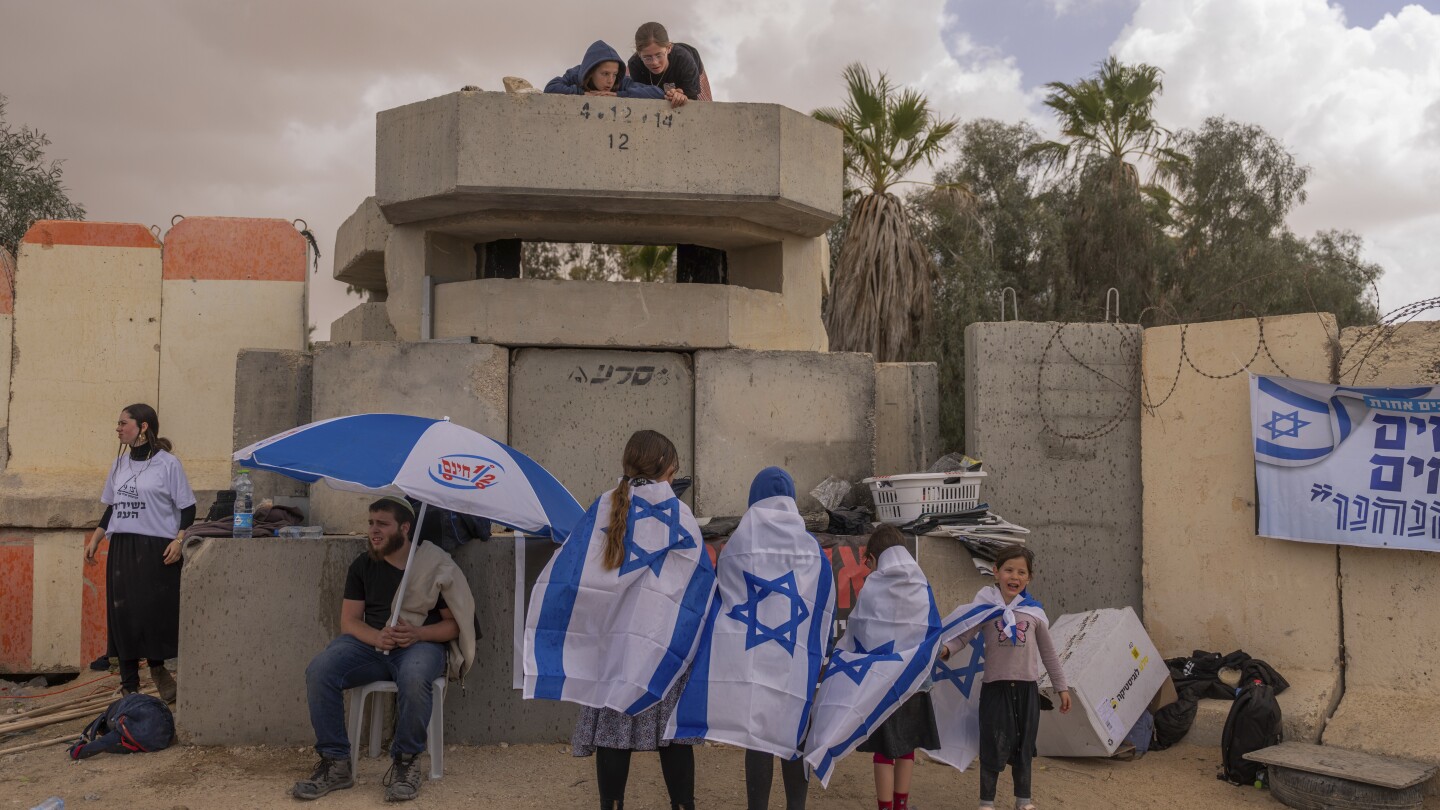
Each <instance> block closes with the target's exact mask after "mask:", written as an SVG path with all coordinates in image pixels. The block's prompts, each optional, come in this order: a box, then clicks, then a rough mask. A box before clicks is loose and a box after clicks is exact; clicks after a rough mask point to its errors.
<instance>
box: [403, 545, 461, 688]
mask: <svg viewBox="0 0 1440 810" xmlns="http://www.w3.org/2000/svg"><path fill="white" fill-rule="evenodd" d="M403 595H404V601H403V602H402V603H401V605H400V616H401V618H403V619H405V621H407V622H409V623H410V624H413V625H415V626H417V627H418V626H420V625H422V624H424V623H425V617H427V616H428V615H430V611H431V610H434V609H435V604H436V602H437V601H439V600H438V598H437V597H439V596H444V597H445V606H446V607H448V608H449V609H450V613H451V614H452V615H453V616H454V617H455V622H456V624H459V625H460V635H459V637H458V638H456V639H454V640H453V641H451V642H450V654H449V655H448V656H447V657H446V662H447V663H446V669H445V677H446V678H448V679H449V680H452V681H461V680H464V678H465V674H466V673H467V672H469V671H470V667H471V666H473V665H474V664H475V596H474V594H472V593H471V592H470V583H469V582H466V581H465V574H464V573H462V572H461V571H460V566H458V565H456V564H455V561H454V560H452V559H450V555H449V554H446V553H445V552H444V551H443V550H442V549H441V548H440V547H439V546H436V545H435V544H434V543H421V544H420V545H419V546H416V547H415V558H414V559H413V560H411V561H410V571H409V576H408V577H407V578H406V582H405V592H404V594H403ZM396 596H397V598H398V597H399V596H401V594H396Z"/></svg>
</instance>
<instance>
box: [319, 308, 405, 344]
mask: <svg viewBox="0 0 1440 810" xmlns="http://www.w3.org/2000/svg"><path fill="white" fill-rule="evenodd" d="M386 340H395V327H393V326H391V325H390V315H389V313H387V312H386V311H385V302H384V301H366V302H365V303H363V304H359V305H357V306H356V307H355V308H354V309H352V310H350V311H349V312H347V313H345V314H344V315H341V316H340V317H338V318H336V319H335V320H334V322H332V323H331V324H330V342H331V343H362V342H376V341H386Z"/></svg>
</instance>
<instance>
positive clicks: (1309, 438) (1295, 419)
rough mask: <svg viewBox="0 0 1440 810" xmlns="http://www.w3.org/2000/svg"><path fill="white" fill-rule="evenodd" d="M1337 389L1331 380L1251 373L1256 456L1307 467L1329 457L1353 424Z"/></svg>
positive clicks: (1276, 463) (1274, 462) (1277, 463)
mask: <svg viewBox="0 0 1440 810" xmlns="http://www.w3.org/2000/svg"><path fill="white" fill-rule="evenodd" d="M1334 390H1335V386H1333V385H1328V384H1322V383H1312V382H1306V381H1304V380H1292V379H1288V378H1286V377H1263V376H1260V375H1258V374H1252V375H1250V425H1251V428H1252V430H1253V432H1254V438H1255V460H1256V461H1259V462H1262V463H1265V464H1270V465H1272V466H1277V467H1305V466H1308V465H1310V464H1315V463H1316V462H1319V461H1323V460H1324V459H1325V458H1326V457H1328V456H1329V455H1330V454H1331V453H1332V452H1333V451H1334V450H1335V447H1336V446H1337V445H1339V444H1340V442H1341V441H1342V440H1343V439H1344V438H1345V437H1347V436H1348V435H1349V434H1350V429H1351V425H1352V424H1353V422H1352V412H1351V411H1350V410H1349V409H1348V408H1347V405H1346V403H1345V402H1344V401H1342V400H1340V399H1339V398H1336V397H1333V396H1332V394H1333V392H1334ZM1351 404H1353V402H1352V403H1351Z"/></svg>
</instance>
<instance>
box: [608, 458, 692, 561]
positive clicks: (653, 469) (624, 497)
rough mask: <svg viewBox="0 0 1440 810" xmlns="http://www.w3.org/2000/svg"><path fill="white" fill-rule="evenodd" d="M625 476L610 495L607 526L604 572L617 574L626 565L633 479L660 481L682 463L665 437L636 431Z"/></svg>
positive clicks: (626, 459)
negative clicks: (608, 523)
mask: <svg viewBox="0 0 1440 810" xmlns="http://www.w3.org/2000/svg"><path fill="white" fill-rule="evenodd" d="M622 464H623V466H624V468H625V475H624V477H622V478H621V479H620V485H619V486H617V487H615V490H614V491H613V492H611V493H610V525H608V526H606V527H605V558H604V563H605V570H607V571H614V570H615V569H617V568H619V567H620V566H621V565H623V564H624V563H625V537H626V535H628V534H629V533H630V526H629V523H630V489H631V480H632V479H635V478H645V479H648V480H651V481H658V480H660V479H662V478H664V477H665V476H666V475H667V474H673V473H674V472H675V468H676V467H677V466H679V464H680V454H679V453H677V452H676V451H675V445H674V443H672V442H671V441H670V440H669V439H667V438H665V436H664V434H661V433H656V432H655V431H653V430H637V431H635V433H634V434H632V435H631V436H630V441H628V442H626V443H625V456H624V459H623V460H622Z"/></svg>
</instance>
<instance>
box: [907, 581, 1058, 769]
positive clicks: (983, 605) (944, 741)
mask: <svg viewBox="0 0 1440 810" xmlns="http://www.w3.org/2000/svg"><path fill="white" fill-rule="evenodd" d="M1018 613H1023V614H1026V615H1028V616H1030V617H1031V618H1033V619H1034V620H1035V621H1038V622H1044V623H1045V624H1046V625H1049V624H1050V620H1049V619H1048V618H1047V617H1046V616H1045V610H1044V608H1043V607H1041V605H1040V603H1039V602H1038V601H1036V600H1035V599H1033V598H1032V597H1031V596H1030V594H1029V592H1027V591H1021V593H1020V596H1019V598H1017V599H1016V600H1015V601H1014V602H1011V603H1010V604H1009V605H1007V604H1005V598H1004V597H1003V596H1002V595H1001V593H1000V589H999V588H996V587H995V586H994V585H986V586H985V587H984V588H981V589H980V591H979V592H978V593H976V594H975V600H974V601H973V602H971V603H970V604H968V605H961V606H960V607H958V608H956V609H955V611H954V612H952V613H951V614H950V615H949V616H946V617H945V625H944V628H943V629H942V630H941V632H940V636H941V638H942V639H943V640H944V641H947V642H948V641H950V640H951V639H954V638H965V637H966V636H973V637H972V638H970V640H969V642H968V643H967V644H966V645H965V646H963V647H961V648H960V650H959V651H958V652H954V653H951V655H950V660H948V661H941V660H940V659H939V658H938V657H937V658H936V660H935V669H934V670H933V671H932V672H931V675H930V678H931V680H933V681H934V683H935V685H934V686H933V687H932V688H931V689H930V703H931V705H932V706H933V707H934V709H935V726H936V729H937V730H938V731H939V732H940V749H939V750H938V751H928V750H927V751H926V752H925V753H926V754H928V755H929V756H930V758H931V759H933V760H936V761H939V762H944V763H945V764H947V765H953V766H954V767H956V768H958V769H959V770H962V771H963V770H965V769H966V768H968V767H970V763H971V762H974V761H975V757H976V756H978V755H979V753H980V685H981V684H982V683H983V682H984V680H985V636H984V634H983V633H982V632H980V631H981V629H982V627H983V625H984V624H985V623H986V622H989V621H1001V622H1003V623H1004V627H1005V631H1006V633H1007V634H1009V635H1010V637H1011V638H1014V637H1015V634H1016V632H1018V631H1017V629H1016V621H1015V615H1016V614H1018Z"/></svg>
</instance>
